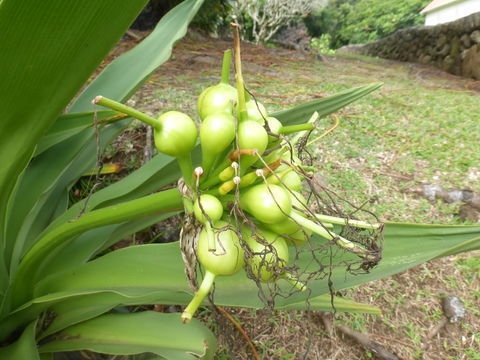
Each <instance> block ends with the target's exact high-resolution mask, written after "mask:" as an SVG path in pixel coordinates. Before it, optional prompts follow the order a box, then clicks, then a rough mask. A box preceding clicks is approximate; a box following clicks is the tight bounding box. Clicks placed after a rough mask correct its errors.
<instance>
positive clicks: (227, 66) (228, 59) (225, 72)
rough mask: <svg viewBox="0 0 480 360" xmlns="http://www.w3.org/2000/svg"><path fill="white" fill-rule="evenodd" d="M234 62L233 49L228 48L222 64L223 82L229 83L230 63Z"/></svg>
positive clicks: (224, 53)
mask: <svg viewBox="0 0 480 360" xmlns="http://www.w3.org/2000/svg"><path fill="white" fill-rule="evenodd" d="M231 62H232V50H230V49H228V50H225V51H224V52H223V64H222V79H221V80H220V82H221V83H222V84H228V78H229V76H230V63H231Z"/></svg>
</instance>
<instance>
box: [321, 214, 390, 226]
mask: <svg viewBox="0 0 480 360" xmlns="http://www.w3.org/2000/svg"><path fill="white" fill-rule="evenodd" d="M315 217H316V218H317V219H318V220H320V221H325V222H329V223H331V224H337V225H350V226H353V227H358V228H362V229H380V227H381V226H382V224H378V223H373V224H370V223H368V222H366V221H360V220H352V219H344V218H339V217H335V216H329V215H322V214H315Z"/></svg>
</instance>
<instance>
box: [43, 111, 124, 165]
mask: <svg viewBox="0 0 480 360" xmlns="http://www.w3.org/2000/svg"><path fill="white" fill-rule="evenodd" d="M118 115H119V113H117V112H115V111H105V110H102V111H97V112H96V113H94V112H91V111H90V112H81V113H72V114H65V115H61V116H59V117H58V118H57V121H55V123H54V124H53V125H52V127H50V129H48V132H47V133H46V134H45V136H43V137H42V138H41V139H40V141H39V143H38V144H37V148H36V149H35V156H38V155H40V154H41V153H43V152H44V151H45V150H47V149H49V148H51V147H52V146H54V145H56V144H58V143H60V142H62V141H64V140H66V139H68V138H70V137H72V136H75V135H76V134H78V133H79V132H81V131H82V130H85V129H88V128H89V127H93V125H94V121H95V120H96V121H97V122H99V123H102V121H105V120H106V119H109V118H113V117H115V116H118ZM99 126H101V125H99Z"/></svg>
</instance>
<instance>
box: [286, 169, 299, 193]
mask: <svg viewBox="0 0 480 360" xmlns="http://www.w3.org/2000/svg"><path fill="white" fill-rule="evenodd" d="M282 184H283V186H285V187H287V188H289V189H290V190H293V191H301V190H302V179H301V178H300V176H299V175H298V174H297V173H296V172H295V171H290V172H288V173H286V174H285V175H284V176H283V177H282Z"/></svg>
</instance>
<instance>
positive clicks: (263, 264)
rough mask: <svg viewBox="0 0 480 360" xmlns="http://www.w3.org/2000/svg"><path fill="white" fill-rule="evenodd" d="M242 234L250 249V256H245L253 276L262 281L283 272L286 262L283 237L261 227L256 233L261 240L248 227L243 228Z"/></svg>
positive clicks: (286, 253) (285, 244) (285, 248)
mask: <svg viewBox="0 0 480 360" xmlns="http://www.w3.org/2000/svg"><path fill="white" fill-rule="evenodd" d="M242 236H243V239H244V240H245V242H246V243H247V245H248V247H249V248H250V250H251V251H252V256H251V257H249V258H247V266H248V267H249V268H250V270H251V272H252V274H253V276H254V277H256V278H258V279H260V281H262V282H269V281H275V280H276V279H277V278H278V277H280V276H281V275H283V274H284V271H283V269H284V268H285V267H286V266H287V264H288V246H287V243H286V242H285V239H283V238H282V237H280V236H279V235H277V234H275V233H273V232H270V231H267V230H263V229H261V230H259V231H258V232H257V233H256V236H258V237H259V238H260V239H262V241H257V240H256V239H255V238H254V237H253V236H252V234H251V231H250V229H244V231H242ZM262 242H263V243H262Z"/></svg>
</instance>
